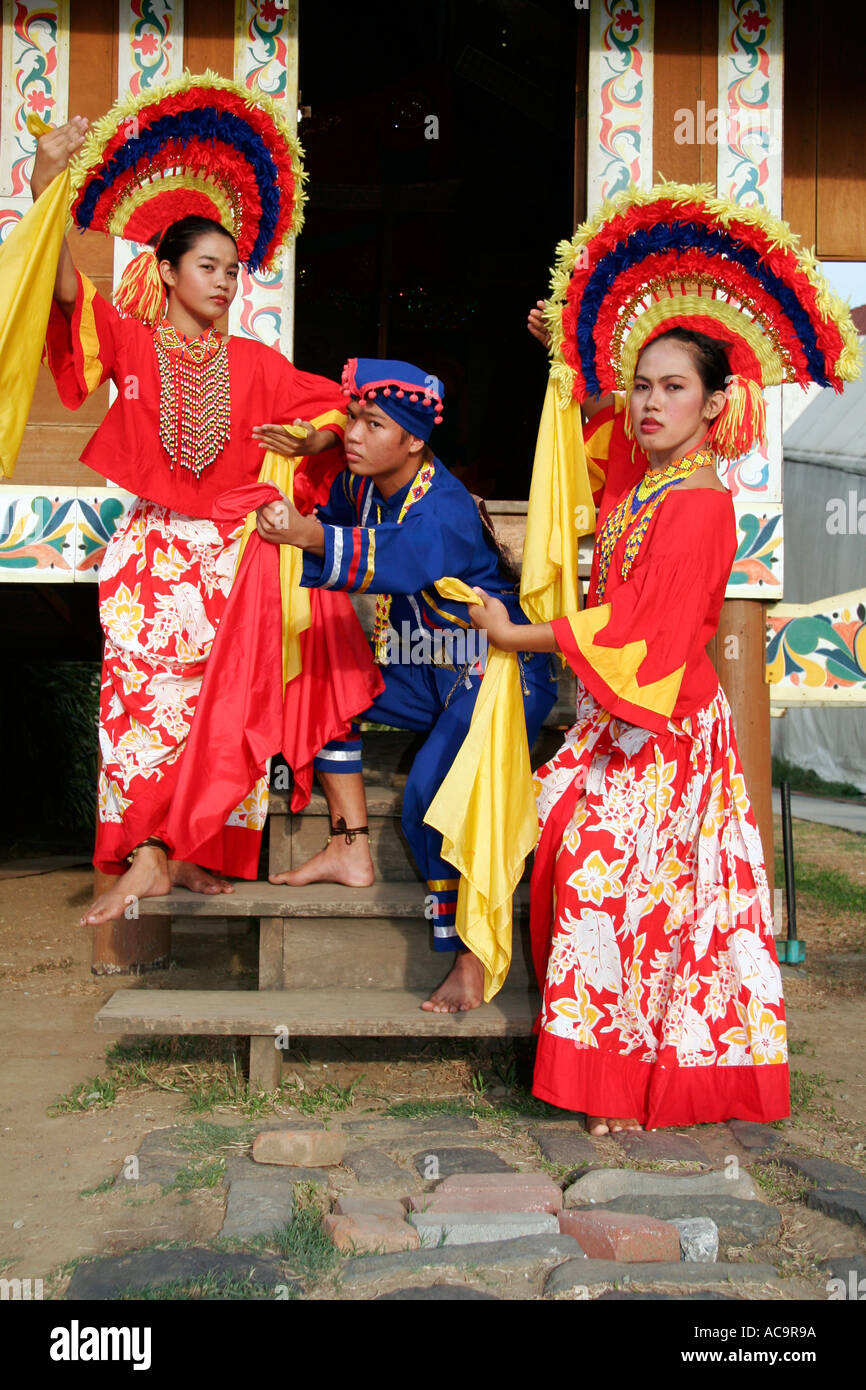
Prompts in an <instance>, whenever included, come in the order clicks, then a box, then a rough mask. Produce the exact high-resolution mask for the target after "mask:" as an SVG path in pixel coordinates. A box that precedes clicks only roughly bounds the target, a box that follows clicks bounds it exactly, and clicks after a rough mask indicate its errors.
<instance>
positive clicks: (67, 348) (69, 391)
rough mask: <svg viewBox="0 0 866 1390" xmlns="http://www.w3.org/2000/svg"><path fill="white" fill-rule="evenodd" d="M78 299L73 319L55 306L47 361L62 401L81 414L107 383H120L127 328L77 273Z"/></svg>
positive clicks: (49, 331)
mask: <svg viewBox="0 0 866 1390" xmlns="http://www.w3.org/2000/svg"><path fill="white" fill-rule="evenodd" d="M75 273H76V276H77V278H78V295H77V298H76V301H75V309H74V311H73V314H72V318H71V319H68V318H67V317H66V315H65V314H64V313H63V311H62V310H61V309H60V308H59V307H58V305H57V304H52V305H51V312H50V314H49V316H48V329H47V332H46V338H45V354H44V360H45V363H46V365H47V366H48V369H49V371H50V372H51V375H52V376H53V377H54V381H55V385H56V386H57V392H58V395H59V396H60V399H61V401H62V402H63V404H64V405H65V406H66V407H67V408H68V409H69V410H77V409H78V408H79V406H81V405H83V404H84V402H85V401H86V400H87V397H88V396H90V395H92V394H93V392H94V391H96V390H98V388H99V387H100V386H101V385H102V383H103V382H104V381H107V380H108V378H109V377H112V378H114V379H115V380H116V379H117V375H118V371H119V358H120V355H121V348H122V344H123V342H124V339H125V337H126V336H127V334H126V325H125V324H124V321H123V320H122V319H121V317H120V315H119V314H118V312H117V310H116V309H115V308H114V306H113V305H112V304H110V303H109V302H108V300H107V299H103V297H102V295H101V294H99V293H97V290H96V286H95V285H94V284H93V283H92V281H90V280H88V278H87V276H86V275H82V274H81V273H80V272H79V271H76V272H75Z"/></svg>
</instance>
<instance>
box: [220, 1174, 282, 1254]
mask: <svg viewBox="0 0 866 1390" xmlns="http://www.w3.org/2000/svg"><path fill="white" fill-rule="evenodd" d="M293 1205H294V1203H293V1195H292V1188H291V1186H290V1187H289V1190H288V1192H286V1191H285V1190H284V1189H281V1188H280V1189H276V1188H275V1187H272V1186H271V1184H264V1183H260V1182H248V1181H244V1179H240V1180H236V1181H235V1182H233V1183H232V1185H231V1187H230V1188H229V1195H228V1200H227V1202H226V1215H225V1221H224V1222H223V1228H222V1230H221V1231H220V1235H221V1236H227V1237H228V1236H231V1237H233V1238H234V1239H235V1240H250V1239H252V1237H253V1236H266V1235H270V1233H271V1232H272V1231H276V1230H279V1229H280V1228H281V1227H283V1226H286V1225H288V1223H289V1221H290V1220H291V1218H292V1209H293Z"/></svg>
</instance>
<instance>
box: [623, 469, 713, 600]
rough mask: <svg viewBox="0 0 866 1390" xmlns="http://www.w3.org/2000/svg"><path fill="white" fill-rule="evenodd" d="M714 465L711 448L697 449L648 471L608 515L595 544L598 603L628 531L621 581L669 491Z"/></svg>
mask: <svg viewBox="0 0 866 1390" xmlns="http://www.w3.org/2000/svg"><path fill="white" fill-rule="evenodd" d="M714 463H715V460H714V458H713V455H712V453H710V451H709V450H708V449H696V450H695V451H694V453H691V454H687V455H686V457H685V458H683V459H676V460H675V461H674V462H673V463H669V464H668V466H667V467H666V468H661V469H657V470H649V471H648V472H646V473H645V474H644V476H643V477H642V478H641V480H640V482H639V483H638V484H637V485H636V486H635V487H633V488H632V490H631V492H629V493H628V494H627V495H626V496H625V497H624V498H623V499H622V501H621V502H618V503H617V505H616V506H615V507H614V508H613V510H612V511H611V512H609V513H608V515H607V517H606V518H605V522H604V525H603V526H602V528H601V531H600V532H599V535H598V540H597V542H596V548H597V550H598V580H597V583H596V598H597V601H598V602H599V603H601V602H602V601H603V599H604V591H605V588H606V587H607V577H608V571H609V570H610V562H611V560H612V559H613V552H614V550H615V549H616V546H617V543H618V542H619V541H620V540H621V539H622V537H623V536H624V535H625V534H626V532H627V531H629V530H630V529H631V528H634V529H633V530H631V534H630V535H629V536H628V539H627V540H626V543H625V550H624V552H623V558H622V565H621V566H620V577H621V578H622V579H626V578H627V577H628V574H629V571H630V570H631V567H632V565H633V564H634V562H635V560H636V559H637V557H638V553H639V551H640V548H641V544H642V542H643V539H644V536H645V535H646V533H647V528H648V526H649V524H650V522H651V521H652V519H653V517H654V516H655V513H656V510H657V508H658V506H659V503H660V502H661V500H662V498H663V497H664V495H665V493H666V492H669V491H670V489H671V488H672V487H674V486H676V484H677V483H679V482H682V480H683V478H689V477H691V475H692V473H695V472H697V470H698V469H699V468H710V467H712V466H713V465H714Z"/></svg>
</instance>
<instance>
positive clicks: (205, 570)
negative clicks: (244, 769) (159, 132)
mask: <svg viewBox="0 0 866 1390" xmlns="http://www.w3.org/2000/svg"><path fill="white" fill-rule="evenodd" d="M180 86H181V90H182V96H181V103H185V109H187V110H193V109H194V107H195V105H196V102H198V104H199V106H201V105H202V104H203V103H207V105H208V107H210V108H212V107H214V106H216V107H218V108H220V109H223V110H225V109H228V110H229V111H230V112H231V113H232V114H234V108H235V107H237V108H238V109H239V110H240V111H244V109H245V102H246V98H247V97H248V95H249V94H248V93H244V94H243V96H240V95H238V96H237V97H235V95H234V93H233V92H232V90H231V84H228V83H224V84H221V86H219V87H216V88H215V87H213V86H211V84H208V85H207V90H206V91H205V92H204V93H197V91H196V89H195V88H194V87H193V86H191V84H190V83H189V82H187V83H186V84H185V85H184V84H180ZM151 101H152V102H153V107H152V110H155V113H156V116H157V117H158V116H159V115H160V114H164V111H165V109H170V110H172V111H176V109H177V105H178V98H177V97H176V96H174V93H172V96H171V97H169V99H168V100H167V101H166V102H164V105H163V109H162V112H161V110H160V107H159V102H158V100H156V99H153V98H152V99H151ZM172 101H173V103H174V104H173V105H172ZM246 109H247V110H248V108H246ZM257 119H259V118H258V117H257ZM119 125H120V120H118V126H119ZM261 128H262V127H261V121H260V125H259V132H260V131H261ZM86 132H87V122H86V121H85V120H83V119H82V118H80V117H75V118H74V119H73V120H71V121H69V122H68V123H67V124H66V125H65V126H63V127H61V128H60V129H58V130H55V131H51V132H50V133H48V134H46V135H44V136H43V137H42V138H41V139H40V140H39V143H38V147H37V155H36V161H35V165H34V172H33V179H32V187H33V193H34V196H35V197H39V195H40V194H41V193H42V192H43V191H44V190H45V188H46V187H47V186H48V184H49V183H50V182H51V181H52V179H53V178H54V177H55V176H56V175H57V174H58V173H60V172H61V171H62V170H63V169H64V168H65V167H66V165H67V162H68V161H69V159H70V157H71V156H73V155H76V154H77V153H78V152H79V151H81V150H82V147H83V146H84V142H85V137H86ZM109 144H110V142H109ZM278 145H279V140H278V138H275V139H272V141H271V151H272V153H275V152H276V151H277V148H278ZM123 148H124V147H123V145H122V144H121V145H119V146H116V148H115V149H114V155H113V158H114V161H115V168H117V167H122V165H123V160H122V158H121V155H122V150H123ZM84 153H85V154H86V153H87V149H86V147H85V150H84ZM101 153H102V152H100V154H101ZM286 153H287V154H288V155H289V156H290V158H289V160H288V163H287V166H286V168H285V169H284V174H287V175H291V174H292V173H294V179H292V178H289V177H287V178H286V180H285V182H284V183H283V185H282V189H283V193H282V196H283V199H284V202H285V209H284V211H285V212H286V213H288V214H289V216H288V221H287V220H286V218H285V217H284V218H283V230H284V231H285V227H286V225H289V226H291V224H292V218H291V206H290V203H291V196H292V191H293V190H297V188H298V180H299V177H300V171H299V168H298V167H297V165H296V161H294V153H293V152H292V151H289V150H287V151H286ZM173 157H174V159H175V160H177V157H178V156H177V152H176V150H175V154H174V156H173ZM93 162H96V161H94V160H91V163H93ZM128 162H129V161H127V163H128ZM193 162H195V158H194V156H193ZM85 164H86V160H85ZM99 172H100V177H101V180H102V186H103V188H104V187H105V186H106V185H109V188H110V185H111V181H112V175H113V172H114V170H113V169H112V163H111V160H110V159H108V158H105V159H103V160H102V161H101V164H100V170H99ZM238 172H239V171H238V170H236V172H235V177H236V178H237V177H238ZM238 181H239V183H242V181H241V180H238ZM198 182H199V186H198V187H197V188H196V189H195V197H194V199H193V205H194V206H201V203H202V197H201V193H200V185H201V180H200V179H199V181H198ZM160 184H162V185H163V186H164V187H165V188H168V187H169V186H170V185H169V180H153V184H152V191H153V194H154V197H157V196H158V194H159V189H160ZM220 187H221V188H222V190H223V191H224V189H225V182H224V171H223V176H222V179H221V182H220ZM146 191H147V190H146V189H145V192H146ZM218 191H219V190H217V191H216V192H214V197H216V196H217V192H218ZM260 191H261V190H260ZM115 192H116V190H115ZM127 192H128V190H127ZM164 196H165V195H164ZM188 196H189V195H188V194H187V197H188ZM236 196H237V200H238V203H239V204H243V193H242V191H241V189H240V188H239V189H238V191H237V195H236ZM140 201H141V200H139V204H140ZM261 201H263V199H262V200H261ZM74 206H75V211H76V213H77V215H78V220H79V221H80V222H81V221H83V220H84V219H83V215H82V208H84V209H85V210H86V208H87V206H88V204H87V185H86V184H85V188H84V196H83V197H82V195H81V193H79V197H78V201H77V203H76V204H75V205H74ZM168 209H169V210H170V209H171V204H168ZM242 211H243V213H244V215H245V217H246V225H245V232H246V235H247V241H248V242H249V233H250V224H251V222H254V219H253V218H252V216H251V209H250V204H249V202H248V203H247V204H246V205H245V206H243V209H242ZM134 215H137V216H139V217H140V216H141V213H140V207H139V211H138V212H137V213H136V214H134ZM159 215H160V209H159V208H156V209H152V210H151V221H152V220H153V218H154V217H157V218H158V217H159ZM163 215H164V214H163ZM169 221H171V225H168V224H167V223H166V224H165V225H166V230H165V231H164V232H163V233H162V235H161V236H160V237H159V239H158V244H157V246H156V253H155V255H153V254H152V253H145V256H144V261H143V264H139V265H136V264H135V263H134V268H133V272H132V275H131V276H127V277H126V281H127V283H126V286H124V285H123V284H122V286H121V293H120V296H119V301H120V302H122V304H123V307H124V310H125V316H121V315H120V314H119V313H118V312H117V310H116V309H114V308H113V307H112V306H111V305H110V304H109V303H107V302H106V301H105V300H104V299H102V298H101V297H100V296H99V295H98V294H97V293H96V291H95V289H94V287H93V285H92V284H91V283H90V282H89V281H88V280H87V278H86V277H84V276H82V275H80V274H79V273H78V272H77V271H76V270H75V267H74V265H73V262H72V258H71V255H70V252H69V248H68V246H67V245H66V243H65V242H64V243H63V247H62V251H61V256H60V260H59V264H58V269H57V279H56V283H55V291H54V307H53V309H52V312H51V317H50V320H49V327H48V336H47V361H48V365H49V367H50V369H51V371H52V373H53V375H54V378H55V381H56V383H57V386H58V390H59V393H60V396H61V399H62V401H63V403H64V404H65V405H67V406H69V407H71V408H73V409H74V408H76V407H77V406H79V405H80V404H81V403H82V402H83V400H84V399H85V398H86V397H87V396H88V395H89V394H90V393H91V392H92V391H93V390H95V389H96V388H97V387H98V386H99V385H100V384H101V383H102V382H103V381H104V380H105V379H106V378H109V377H110V378H111V379H112V380H113V381H114V382H115V385H116V386H117V390H118V395H117V399H116V401H115V403H114V405H113V406H112V407H111V409H110V410H109V413H108V415H107V417H106V419H105V421H104V422H103V424H102V425H101V426H100V428H99V429H98V430H97V432H96V435H95V436H94V437H93V439H92V440H91V441H90V443H89V444H88V446H87V448H86V450H85V452H84V455H83V458H84V460H85V461H86V462H87V463H88V464H90V466H91V467H93V468H95V469H96V471H97V472H99V473H102V474H104V475H106V476H108V477H111V478H112V479H113V481H115V482H119V483H122V484H124V485H126V486H127V487H129V488H130V489H131V490H133V491H135V492H136V493H137V494H138V499H137V501H136V502H135V504H134V505H133V506H132V508H131V510H130V512H129V514H128V515H127V517H126V518H125V520H124V522H123V523H122V525H121V526H120V527H119V528H118V530H117V531H116V532H115V533H114V535H113V537H112V539H111V541H110V543H109V545H108V546H107V548H106V555H105V559H104V561H103V565H102V568H101V572H100V619H101V623H102V627H103V631H104V635H105V652H104V662H103V676H102V687H101V699H100V720H99V741H100V753H101V771H100V777H99V797H98V807H99V814H98V830H97V841H96V851H95V856H94V862H95V864H96V867H97V868H98V869H99V870H101V871H103V872H104V873H106V874H112V875H115V876H118V877H117V882H116V884H114V885H113V886H112V887H111V888H110V889H108V891H106V892H104V893H102V894H101V895H100V896H99V897H98V898H97V900H96V901H95V903H94V904H93V906H92V907H91V908H90V909H89V911H88V912H87V913H86V914H85V916H84V918H83V919H82V921H83V922H84V923H87V924H93V923H98V922H104V921H108V920H111V919H113V918H117V917H120V916H122V914H123V911H124V906H125V904H126V903H128V902H129V901H130V896H131V895H132V896H134V897H135V898H143V897H148V896H154V895H156V894H160V893H165V892H167V891H168V890H169V887H170V885H171V883H178V884H181V885H183V886H185V887H187V888H190V889H193V890H195V891H200V892H210V893H214V892H220V891H229V892H230V891H231V888H230V886H229V885H228V884H225V883H223V882H222V881H220V880H218V879H216V878H214V877H213V875H211V874H210V873H207V872H205V870H204V869H202V868H200V867H198V865H193V864H189V863H182V862H172V861H170V860H169V855H168V846H167V843H166V841H164V840H163V839H162V838H161V836H162V834H163V832H164V823H165V821H166V818H167V816H168V812H169V808H170V805H171V800H172V795H173V791H174V788H175V786H176V783H177V779H178V774H179V770H180V767H181V764H182V759H183V753H184V748H185V745H186V741H187V738H188V735H189V732H190V729H191V726H192V721H193V718H194V716H195V712H196V707H197V703H198V700H199V692H200V690H201V686H202V680H203V677H204V674H205V670H206V666H207V662H208V658H209V654H210V650H211V646H212V644H213V641H214V638H215V635H216V633H217V630H218V627H219V624H220V620H221V617H222V616H223V613H224V611H225V608H226V603H227V600H228V597H229V593H230V590H231V587H232V582H233V576H234V573H235V567H236V564H237V560H238V553H239V544H240V535H241V531H242V530H243V521H242V520H241V521H238V520H230V521H226V520H219V519H217V515H218V509H217V507H216V503H217V499H218V497H219V496H220V495H221V494H223V493H226V492H228V491H231V490H232V489H234V488H236V487H238V486H242V485H244V484H249V483H252V482H255V481H256V479H257V477H258V475H259V470H260V466H261V461H262V453H261V450H262V449H263V448H264V447H265V446H266V444H267V441H268V439H269V437H273V434H274V431H275V430H279V431H280V433H281V435H283V436H284V437H285V432H284V431H283V430H282V429H281V426H280V425H279V424H277V423H266V424H264V425H262V422H280V421H285V422H288V421H298V420H302V421H304V422H310V421H313V422H315V423H314V424H309V423H307V428H306V434H305V437H304V438H297V439H291V438H289V439H288V443H287V447H286V452H288V453H290V454H293V455H295V456H298V455H303V456H304V457H305V458H307V459H310V460H312V458H313V457H315V456H317V455H318V456H322V457H321V458H320V459H317V460H316V463H315V464H313V465H312V466H310V465H308V464H305V463H302V464H300V465H299V470H298V471H299V474H300V475H301V477H303V482H302V481H301V477H299V478H298V479H297V483H298V487H297V489H296V496H299V497H302V498H303V499H304V500H303V503H302V505H304V506H305V509H308V508H309V506H311V505H312V504H313V503H314V502H315V501H316V500H325V498H326V497H327V492H328V488H329V485H330V480H331V478H332V477H333V476H334V473H335V472H336V471H337V470H338V469H339V467H340V465H341V461H342V460H341V455H340V453H339V451H338V450H337V449H335V448H334V446H335V445H336V444H337V443H338V441H339V440H340V438H341V437H342V419H343V417H342V400H341V396H340V392H339V389H338V387H337V386H336V385H335V384H333V383H331V382H329V381H326V380H324V379H323V378H320V377H315V376H310V375H308V374H306V373H303V372H299V371H298V370H297V369H296V368H295V367H293V366H292V365H291V363H289V362H287V361H286V360H285V359H284V358H283V357H281V355H280V354H279V353H278V352H276V351H274V350H272V349H270V348H268V347H265V346H263V345H262V344H261V343H258V342H256V341H253V340H251V339H241V338H226V337H224V336H223V335H222V334H221V333H219V332H218V331H217V330H216V328H215V327H214V324H215V322H216V320H218V319H219V318H220V317H221V316H222V315H223V314H224V313H225V312H226V311H227V309H228V307H229V305H230V304H231V303H232V300H233V299H234V297H235V295H236V293H237V288H238V276H239V270H240V262H239V251H238V244H237V242H236V240H235V238H234V236H233V235H232V234H231V233H230V232H229V231H227V230H226V229H225V227H224V226H223V225H221V223H220V222H218V221H216V220H214V219H213V218H209V217H203V216H200V215H195V214H193V215H188V216H184V217H181V218H180V219H179V220H177V221H173V220H171V219H170V218H169ZM263 221H264V211H262V213H261V221H260V223H259V225H260V226H261V225H262V223H263ZM254 230H255V226H253V231H254ZM129 234H130V235H134V233H133V232H130V233H129ZM277 244H278V243H277ZM259 259H261V257H259ZM139 260H141V258H139ZM142 320H145V321H144V322H143V321H142ZM316 425H318V426H319V427H318V428H316ZM329 450H330V451H331V452H330V453H328V452H327V451H329ZM371 693H375V691H373V692H370V691H365V692H364V693H363V694H362V695H361V696H360V703H359V705H358V708H361V707H363V704H364V703H369V698H370V695H371ZM199 775H200V778H201V781H202V783H204V784H205V785H207V781H208V768H207V767H202V768H201V769H200V774H199ZM248 792H249V794H248V795H247V796H246V797H245V798H244V800H243V801H242V802H241V804H240V805H238V806H237V807H236V809H235V810H234V811H232V812H231V814H230V815H229V816H228V820H227V822H226V824H225V825H224V826H223V827H222V830H221V831H220V832H219V833H218V834H216V835H215V836H213V837H212V838H211V840H210V841H209V842H208V843H206V844H204V845H203V846H202V847H201V849H200V850H199V852H198V853H197V855H196V858H197V859H198V861H199V863H200V864H202V865H206V866H208V867H209V868H213V869H216V870H217V871H219V872H224V873H229V874H235V875H239V876H242V877H252V878H254V877H255V876H256V872H257V865H258V855H259V846H260V839H261V830H262V827H263V823H264V817H265V815H266V810H267V779H266V778H265V777H262V778H260V779H259V782H258V783H257V785H256V786H255V787H252V788H249V789H248Z"/></svg>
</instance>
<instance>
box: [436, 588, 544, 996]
mask: <svg viewBox="0 0 866 1390" xmlns="http://www.w3.org/2000/svg"><path fill="white" fill-rule="evenodd" d="M436 588H437V589H438V591H439V593H440V594H441V595H442V597H443V598H444V599H451V600H452V601H456V602H458V603H470V604H471V603H481V602H482V600H481V599H479V597H478V595H477V594H476V593H475V591H474V590H473V589H470V587H469V585H468V584H464V582H463V580H462V579H451V578H448V579H440V580H438V581H437V584H436ZM424 820H425V822H426V823H427V824H428V825H432V826H433V827H434V828H435V829H436V830H438V831H440V833H441V834H442V837H443V847H442V854H443V858H445V859H447V860H448V862H449V863H450V864H453V865H454V867H455V869H457V870H458V872H459V873H460V875H461V878H460V886H459V888H458V892H457V934H458V936H459V937H460V940H461V941H462V942H463V944H464V945H465V946H468V948H469V950H470V951H472V953H473V954H474V955H476V956H477V957H478V959H479V960H480V961H481V963H482V965H483V966H484V1000H485V1003H489V1001H490V1000H491V999H492V998H493V996H494V995H495V994H497V993H498V991H499V990H500V989H501V988H502V986H503V984H504V983H505V977H506V975H507V974H508V969H509V966H510V964H511V922H512V902H513V898H514V892H515V889H516V888H517V884H518V882H519V881H520V875H521V873H522V872H523V865H524V862H525V860H526V856H527V855H528V854H529V852H530V850H532V849H534V847H535V842H536V838H537V833H538V827H537V819H536V810H535V796H534V793H533V790H532V772H531V769H530V764H529V745H528V741H527V737H526V719H525V716H524V712H523V694H522V687H521V680H520V667H519V664H518V660H517V653H516V652H503V651H499V650H498V649H497V648H495V647H491V648H490V652H489V656H488V660H487V669H486V671H485V674H484V679H483V681H482V682H481V689H480V691H479V693H478V700H477V702H476V705H475V709H474V711H473V714H472V723H471V724H470V727H469V733H468V734H467V736H466V738H465V739H464V741H463V745H462V747H461V748H460V751H459V753H458V754H457V757H456V758H455V760H454V762H453V764H452V766H451V769H450V771H449V773H448V775H447V777H446V778H445V781H444V782H443V783H442V785H441V787H440V788H439V791H438V792H437V794H436V796H435V797H434V799H433V802H432V804H431V806H430V808H429V809H428V811H427V814H426V816H425V817H424Z"/></svg>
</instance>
